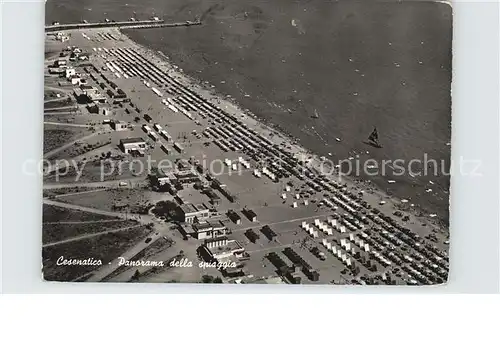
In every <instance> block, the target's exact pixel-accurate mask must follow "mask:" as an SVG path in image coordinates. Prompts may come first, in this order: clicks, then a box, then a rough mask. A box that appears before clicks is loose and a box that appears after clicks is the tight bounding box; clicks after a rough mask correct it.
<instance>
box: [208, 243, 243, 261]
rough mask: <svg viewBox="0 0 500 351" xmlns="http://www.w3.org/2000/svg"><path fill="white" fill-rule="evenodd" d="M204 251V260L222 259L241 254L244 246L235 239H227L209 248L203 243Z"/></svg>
mask: <svg viewBox="0 0 500 351" xmlns="http://www.w3.org/2000/svg"><path fill="white" fill-rule="evenodd" d="M203 247H204V250H203V251H205V252H206V257H204V260H205V261H209V262H210V261H213V260H223V259H227V258H230V257H231V256H236V255H241V254H243V253H244V252H245V248H244V247H243V246H241V244H240V243H239V242H238V241H236V240H227V241H225V244H224V245H218V246H215V247H212V248H209V247H208V246H207V245H203Z"/></svg>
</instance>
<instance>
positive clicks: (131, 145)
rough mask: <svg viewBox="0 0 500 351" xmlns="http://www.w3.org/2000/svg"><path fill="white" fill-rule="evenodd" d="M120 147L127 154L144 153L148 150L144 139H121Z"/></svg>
mask: <svg viewBox="0 0 500 351" xmlns="http://www.w3.org/2000/svg"><path fill="white" fill-rule="evenodd" d="M120 147H121V148H122V150H123V152H125V153H126V154H129V153H131V151H143V150H145V149H146V142H145V141H144V139H143V138H127V139H120Z"/></svg>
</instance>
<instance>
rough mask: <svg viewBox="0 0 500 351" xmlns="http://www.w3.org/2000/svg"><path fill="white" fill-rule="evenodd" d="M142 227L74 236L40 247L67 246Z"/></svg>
mask: <svg viewBox="0 0 500 351" xmlns="http://www.w3.org/2000/svg"><path fill="white" fill-rule="evenodd" d="M142 226H143V225H142V224H136V225H131V226H128V227H123V228H117V229H110V230H105V231H102V232H97V233H92V234H85V235H80V236H76V237H73V238H69V239H64V240H60V241H54V242H51V243H47V244H43V245H42V247H44V248H45V247H50V246H56V245H60V244H67V243H71V242H73V241H79V240H85V239H90V238H93V237H96V236H101V235H106V234H112V233H116V232H121V231H124V230H129V229H134V228H138V227H142Z"/></svg>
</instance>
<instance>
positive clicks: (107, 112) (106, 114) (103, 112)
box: [99, 106, 124, 123]
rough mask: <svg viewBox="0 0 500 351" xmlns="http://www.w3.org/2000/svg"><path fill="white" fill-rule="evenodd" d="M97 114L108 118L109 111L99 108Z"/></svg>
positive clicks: (105, 108)
mask: <svg viewBox="0 0 500 351" xmlns="http://www.w3.org/2000/svg"><path fill="white" fill-rule="evenodd" d="M99 114H100V115H104V116H109V115H110V114H111V110H110V109H109V108H107V107H103V106H101V107H99ZM121 123H124V122H121Z"/></svg>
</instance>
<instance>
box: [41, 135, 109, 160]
mask: <svg viewBox="0 0 500 351" xmlns="http://www.w3.org/2000/svg"><path fill="white" fill-rule="evenodd" d="M99 133H100V131H96V132H94V133H92V134H89V135H86V136H84V137H81V138H79V139H76V140H72V141H71V142H69V143H67V144H64V145H62V146H60V147H58V148H55V149H53V150H50V151H49V152H46V153H45V154H44V155H43V157H44V158H47V157H50V156H52V155H55V154H57V153H59V152H61V151H64V150H66V149H68V148H70V147H72V146H73V145H74V144H75V143H78V142H82V141H85V140H87V139H90V138H93V137H95V136H97V135H99Z"/></svg>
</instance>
